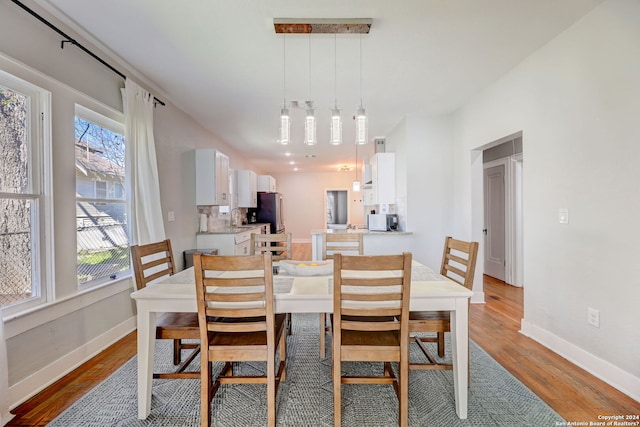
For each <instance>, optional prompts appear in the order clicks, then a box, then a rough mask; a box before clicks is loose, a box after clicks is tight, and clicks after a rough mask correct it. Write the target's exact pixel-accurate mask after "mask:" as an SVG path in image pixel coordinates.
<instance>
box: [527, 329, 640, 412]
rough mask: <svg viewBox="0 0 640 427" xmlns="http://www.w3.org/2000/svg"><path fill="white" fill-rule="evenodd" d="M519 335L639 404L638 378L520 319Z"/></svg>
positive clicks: (639, 379)
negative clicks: (533, 341) (537, 343)
mask: <svg viewBox="0 0 640 427" xmlns="http://www.w3.org/2000/svg"><path fill="white" fill-rule="evenodd" d="M520 328H521V329H520V333H521V334H523V335H525V336H527V337H529V338H531V339H533V340H535V341H537V342H539V343H540V344H542V345H543V346H545V347H547V348H548V349H549V350H551V351H553V352H554V353H557V354H559V355H560V356H562V357H564V358H565V359H567V360H568V361H570V362H571V363H573V364H575V365H577V366H579V367H580V368H582V369H584V370H585V371H587V372H589V373H590V374H592V375H594V376H596V377H598V378H599V379H601V380H602V381H604V382H606V383H607V384H609V385H610V386H612V387H614V388H616V389H618V390H620V391H621V392H622V393H624V394H626V395H627V396H629V397H631V398H632V399H634V400H636V401H638V402H640V378H638V377H636V376H633V375H632V374H631V373H629V372H626V371H624V370H622V369H620V368H618V367H617V366H615V365H613V364H611V363H610V362H607V361H606V360H603V359H600V358H599V357H597V356H594V355H593V354H591V353H589V352H588V351H586V350H584V349H582V348H580V347H578V346H576V345H575V344H572V343H570V342H568V341H566V340H565V339H563V338H560V337H559V336H557V335H555V334H553V333H551V332H549V331H547V330H545V329H542V328H540V327H539V326H537V325H535V324H533V323H531V322H528V321H526V320H525V319H522V321H521V325H520Z"/></svg>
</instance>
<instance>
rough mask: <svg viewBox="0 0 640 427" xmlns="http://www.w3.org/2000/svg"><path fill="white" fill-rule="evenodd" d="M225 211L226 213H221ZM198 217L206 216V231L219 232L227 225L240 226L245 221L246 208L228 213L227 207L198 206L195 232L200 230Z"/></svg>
mask: <svg viewBox="0 0 640 427" xmlns="http://www.w3.org/2000/svg"><path fill="white" fill-rule="evenodd" d="M221 207H222V208H223V209H222V210H226V212H221V209H220V208H221ZM200 215H206V217H207V219H206V224H207V230H206V231H209V232H210V231H219V230H222V229H224V228H227V227H229V225H231V224H234V225H240V224H242V223H245V222H246V221H247V208H235V209H232V210H231V211H229V208H228V207H227V206H198V215H197V217H196V219H197V220H196V224H197V231H202V230H201V223H200V218H201V217H200Z"/></svg>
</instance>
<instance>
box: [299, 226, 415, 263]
mask: <svg viewBox="0 0 640 427" xmlns="http://www.w3.org/2000/svg"><path fill="white" fill-rule="evenodd" d="M325 233H362V234H363V236H362V238H363V242H364V254H365V255H389V254H398V253H402V252H405V251H407V250H410V245H409V243H410V242H409V236H411V235H412V234H413V233H411V232H410V231H369V230H366V229H346V230H344V229H329V230H311V259H312V260H313V261H320V260H322V246H323V244H324V234H325Z"/></svg>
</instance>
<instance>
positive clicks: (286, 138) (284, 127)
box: [280, 34, 291, 145]
mask: <svg viewBox="0 0 640 427" xmlns="http://www.w3.org/2000/svg"><path fill="white" fill-rule="evenodd" d="M285 37H286V35H285V34H283V35H282V98H283V104H282V108H281V109H280V144H283V145H287V144H289V142H291V119H290V117H289V109H288V108H287V50H286V44H285Z"/></svg>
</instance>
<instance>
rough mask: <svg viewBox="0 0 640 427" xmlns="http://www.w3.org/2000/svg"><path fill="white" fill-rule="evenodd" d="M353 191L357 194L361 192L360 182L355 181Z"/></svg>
mask: <svg viewBox="0 0 640 427" xmlns="http://www.w3.org/2000/svg"><path fill="white" fill-rule="evenodd" d="M353 191H354V192H355V193H357V192H359V191H360V181H358V180H357V179H356V180H355V181H353Z"/></svg>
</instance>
